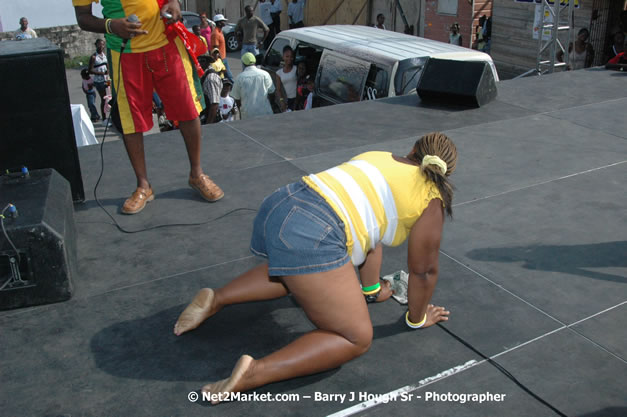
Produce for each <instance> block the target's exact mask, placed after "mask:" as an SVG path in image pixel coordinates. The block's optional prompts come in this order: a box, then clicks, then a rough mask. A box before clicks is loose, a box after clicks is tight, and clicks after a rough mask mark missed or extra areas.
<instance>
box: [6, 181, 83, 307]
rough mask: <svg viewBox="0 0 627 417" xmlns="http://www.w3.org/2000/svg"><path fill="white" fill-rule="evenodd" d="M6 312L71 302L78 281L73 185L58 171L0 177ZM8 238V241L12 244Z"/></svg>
mask: <svg viewBox="0 0 627 417" xmlns="http://www.w3.org/2000/svg"><path fill="white" fill-rule="evenodd" d="M9 203H11V204H13V205H14V206H15V207H16V208H17V210H14V214H13V215H9V212H8V211H5V217H6V218H5V219H3V220H2V222H3V225H4V231H5V232H6V236H5V233H4V232H3V233H1V234H0V310H7V309H12V308H18V307H26V306H32V305H38V304H47V303H54V302H57V301H63V300H67V299H69V298H70V297H71V296H72V278H73V277H75V276H76V226H75V223H74V206H73V204H72V194H71V192H70V184H69V183H68V182H67V180H65V178H63V177H62V176H61V175H59V174H58V173H57V172H56V171H54V170H52V169H41V170H35V171H31V172H30V173H28V174H24V175H19V174H16V175H3V176H0V205H1V207H0V210H2V209H3V208H5V207H7V205H8V204H9ZM7 237H8V239H7Z"/></svg>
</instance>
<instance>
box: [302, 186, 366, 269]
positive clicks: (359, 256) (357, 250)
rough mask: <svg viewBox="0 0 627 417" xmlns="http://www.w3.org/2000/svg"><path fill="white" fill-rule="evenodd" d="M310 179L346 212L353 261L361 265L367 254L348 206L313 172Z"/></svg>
mask: <svg viewBox="0 0 627 417" xmlns="http://www.w3.org/2000/svg"><path fill="white" fill-rule="evenodd" d="M309 179H311V180H312V181H313V182H314V183H315V184H316V185H317V186H318V187H320V190H322V192H323V193H324V195H325V196H327V197H328V198H329V199H331V201H333V202H334V203H335V205H336V206H338V207H339V208H340V210H342V214H344V218H345V219H346V221H347V222H348V227H349V229H350V231H351V235H352V237H353V253H352V254H351V261H352V262H353V265H361V264H362V263H363V262H364V260H366V256H365V254H364V251H363V249H362V248H361V244H360V243H359V241H358V240H356V239H355V237H356V236H357V234H356V233H355V227H354V226H353V223H352V222H351V218H350V216H349V215H348V213H347V212H346V207H344V204H342V200H340V199H339V198H338V196H337V194H335V192H334V191H333V190H332V189H330V188H329V187H328V186H327V185H326V184H325V183H324V182H322V181H321V180H320V178H318V177H317V176H316V175H315V174H311V175H310V176H309Z"/></svg>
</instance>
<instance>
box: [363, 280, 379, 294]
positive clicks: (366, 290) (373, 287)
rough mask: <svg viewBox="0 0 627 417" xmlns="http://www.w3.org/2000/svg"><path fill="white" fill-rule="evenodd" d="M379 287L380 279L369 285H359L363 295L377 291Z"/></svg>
mask: <svg viewBox="0 0 627 417" xmlns="http://www.w3.org/2000/svg"><path fill="white" fill-rule="evenodd" d="M380 289H381V281H379V282H377V283H376V284H374V285H371V286H369V287H361V292H363V293H364V294H365V295H368V294H372V293H374V292H377V291H379V290H380Z"/></svg>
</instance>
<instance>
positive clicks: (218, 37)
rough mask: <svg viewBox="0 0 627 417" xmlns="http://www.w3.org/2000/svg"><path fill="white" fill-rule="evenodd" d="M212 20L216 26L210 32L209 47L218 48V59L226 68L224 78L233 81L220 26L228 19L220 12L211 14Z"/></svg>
mask: <svg viewBox="0 0 627 417" xmlns="http://www.w3.org/2000/svg"><path fill="white" fill-rule="evenodd" d="M213 21H214V23H215V24H216V27H215V29H214V30H213V32H211V45H210V49H212V50H213V49H214V48H218V50H219V51H220V59H222V63H223V64H224V67H225V68H226V73H225V75H226V78H228V79H229V80H230V81H231V83H233V74H232V73H231V68H229V61H228V60H227V59H226V42H225V40H224V34H223V33H222V28H223V27H224V25H226V23H225V22H228V19H227V18H225V17H224V15H222V14H217V15H215V16H213Z"/></svg>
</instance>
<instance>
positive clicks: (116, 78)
mask: <svg viewBox="0 0 627 417" xmlns="http://www.w3.org/2000/svg"><path fill="white" fill-rule="evenodd" d="M98 2H99V0H72V4H73V5H74V10H75V13H76V20H77V22H78V25H79V26H80V28H81V29H83V30H86V31H89V32H96V33H105V34H106V35H105V38H106V44H107V47H108V62H109V65H110V69H111V71H110V75H111V77H112V87H113V90H114V92H115V93H114V94H115V97H114V100H115V102H116V105H115V106H113V108H112V110H111V116H110V117H111V120H112V121H113V124H114V125H115V126H116V128H117V129H118V130H119V131H121V132H122V137H123V140H124V146H125V149H126V153H127V155H128V157H129V160H130V163H131V166H132V167H133V172H134V174H135V179H136V181H137V182H136V188H135V191H133V193H132V194H131V196H130V197H129V198H127V199H126V201H125V202H124V204H123V205H122V209H121V212H122V213H124V214H136V213H139V212H140V211H142V210H143V209H144V208H145V207H146V203H147V202H149V201H152V200H154V199H155V193H154V192H153V188H152V186H151V184H150V181H149V180H148V169H147V166H146V157H145V152H144V132H148V131H149V130H150V129H152V126H153V119H152V92H153V90H156V91H157V94H158V95H159V97H160V98H161V101H162V102H163V106H164V110H165V112H166V113H167V115H168V118H169V119H170V120H175V121H178V123H179V127H180V131H181V134H182V135H183V140H184V142H185V148H186V150H187V156H188V160H189V166H190V170H189V177H188V181H187V183H188V185H189V186H190V187H191V188H192V189H194V190H195V191H197V192H198V193H199V194H200V195H201V196H202V198H204V199H205V200H207V201H209V202H214V201H218V200H220V199H221V198H222V197H224V192H223V191H222V190H221V189H220V187H219V186H218V185H217V184H215V183H214V182H213V181H212V180H211V178H209V176H207V175H206V174H205V173H204V172H203V169H202V164H201V161H200V153H201V138H202V133H201V130H200V119H199V117H198V116H199V114H200V112H201V111H202V110H203V108H204V106H205V102H204V98H203V93H202V88H201V85H200V79H199V77H198V73H197V72H196V69H195V67H194V65H193V63H192V59H191V58H190V56H189V54H188V52H187V50H186V48H185V46H184V44H183V41H182V40H181V38H180V37H176V38H174V39H170V38H168V37H167V36H166V34H165V30H166V22H164V19H163V18H162V16H165V15H166V13H167V14H169V15H172V18H171V19H169V22H170V23H172V22H176V21H178V20H180V19H181V17H182V16H181V7H180V5H179V2H178V0H169V1H167V2H165V4H164V5H163V7H161V8H160V7H159V4H158V3H157V2H156V1H154V0H102V1H101V4H102V15H103V16H104V18H101V17H97V16H94V14H93V13H92V3H98Z"/></svg>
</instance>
